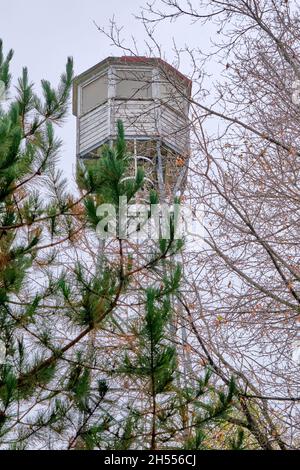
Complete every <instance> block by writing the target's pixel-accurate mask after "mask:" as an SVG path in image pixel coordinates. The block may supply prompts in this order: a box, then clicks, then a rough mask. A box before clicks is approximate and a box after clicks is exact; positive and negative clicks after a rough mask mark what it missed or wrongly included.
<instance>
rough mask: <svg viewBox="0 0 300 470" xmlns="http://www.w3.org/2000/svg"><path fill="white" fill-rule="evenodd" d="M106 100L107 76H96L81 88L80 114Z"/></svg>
mask: <svg viewBox="0 0 300 470" xmlns="http://www.w3.org/2000/svg"><path fill="white" fill-rule="evenodd" d="M105 100H107V76H106V75H104V76H102V77H99V78H96V79H95V80H93V81H92V82H90V83H88V84H87V85H85V86H84V87H83V88H82V102H81V103H82V106H81V111H82V114H85V113H87V112H88V111H90V110H91V109H93V108H95V107H96V106H98V105H99V104H101V103H103V101H105Z"/></svg>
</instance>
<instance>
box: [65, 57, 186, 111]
mask: <svg viewBox="0 0 300 470" xmlns="http://www.w3.org/2000/svg"><path fill="white" fill-rule="evenodd" d="M129 64H135V65H136V66H141V67H142V66H147V67H149V66H152V67H153V68H154V67H156V68H158V69H159V70H160V71H161V72H163V74H165V75H166V76H167V77H169V76H170V74H171V76H172V78H173V79H174V80H178V82H180V83H181V84H182V83H184V84H185V86H186V89H187V95H188V96H189V95H190V93H191V88H192V81H191V80H190V79H189V78H188V77H186V76H185V75H183V74H182V73H181V72H179V71H178V70H177V69H176V68H175V67H173V66H172V65H170V64H168V62H166V61H165V60H163V59H161V58H159V57H144V56H122V57H107V58H106V59H104V60H102V61H101V62H99V63H98V64H96V65H94V66H93V67H90V68H89V69H88V70H86V71H85V72H83V73H81V74H79V75H77V76H76V77H75V78H74V80H73V114H74V115H75V116H76V115H77V99H78V85H80V84H82V83H84V82H86V81H87V80H89V79H90V78H92V77H93V76H94V75H97V74H98V73H101V71H102V70H103V71H105V70H106V69H108V68H109V67H110V66H112V65H129Z"/></svg>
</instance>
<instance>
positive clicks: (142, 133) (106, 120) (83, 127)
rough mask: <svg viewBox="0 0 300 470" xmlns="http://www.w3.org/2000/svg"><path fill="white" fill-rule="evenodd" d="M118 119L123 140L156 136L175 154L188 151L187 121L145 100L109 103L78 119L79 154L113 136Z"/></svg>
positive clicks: (165, 108) (162, 106) (173, 112)
mask: <svg viewBox="0 0 300 470" xmlns="http://www.w3.org/2000/svg"><path fill="white" fill-rule="evenodd" d="M110 103H111V104H110ZM110 106H111V108H109V107H110ZM118 119H121V120H122V121H123V124H124V129H125V135H126V137H144V138H145V137H146V138H147V137H149V138H155V137H157V136H158V135H160V136H161V137H162V139H163V141H164V142H165V143H166V144H168V145H170V147H171V148H173V149H175V150H177V151H178V152H179V153H182V154H186V152H187V151H188V146H189V130H188V126H187V119H186V118H184V116H181V115H179V114H178V113H176V112H175V111H173V110H172V108H170V107H168V106H164V105H160V106H159V105H158V103H157V102H155V101H149V100H136V101H125V100H111V101H108V102H107V103H105V104H103V105H101V106H99V107H97V108H95V109H94V110H92V111H90V112H88V113H87V114H85V115H83V116H82V117H80V118H79V142H80V143H79V153H80V154H81V155H82V154H84V153H85V152H86V151H88V150H90V149H92V148H94V147H96V146H97V145H100V144H101V143H103V141H105V140H106V139H109V138H110V137H112V136H115V135H116V125H117V120H118Z"/></svg>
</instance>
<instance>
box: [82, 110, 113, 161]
mask: <svg viewBox="0 0 300 470" xmlns="http://www.w3.org/2000/svg"><path fill="white" fill-rule="evenodd" d="M108 136H109V126H108V104H107V103H105V104H103V105H102V106H99V107H97V108H95V109H93V110H92V111H90V112H89V113H87V114H85V115H84V116H81V117H80V118H79V152H80V154H82V153H84V152H85V151H86V150H88V149H90V148H93V147H95V146H96V145H97V144H98V143H99V142H101V141H102V140H104V139H105V138H107V137H108Z"/></svg>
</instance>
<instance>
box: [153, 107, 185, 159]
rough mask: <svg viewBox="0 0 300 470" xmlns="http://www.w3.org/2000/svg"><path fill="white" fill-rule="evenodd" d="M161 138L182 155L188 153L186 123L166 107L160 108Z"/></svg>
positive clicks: (181, 117)
mask: <svg viewBox="0 0 300 470" xmlns="http://www.w3.org/2000/svg"><path fill="white" fill-rule="evenodd" d="M160 119H161V137H162V139H163V140H164V141H165V142H166V143H168V144H169V145H171V147H173V148H175V149H178V151H179V152H180V153H182V154H185V153H186V152H187V151H188V146H189V128H188V121H187V119H185V118H184V117H183V116H181V115H179V114H178V113H176V112H175V111H173V110H172V109H171V108H169V107H168V106H163V105H162V106H161V118H160Z"/></svg>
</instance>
